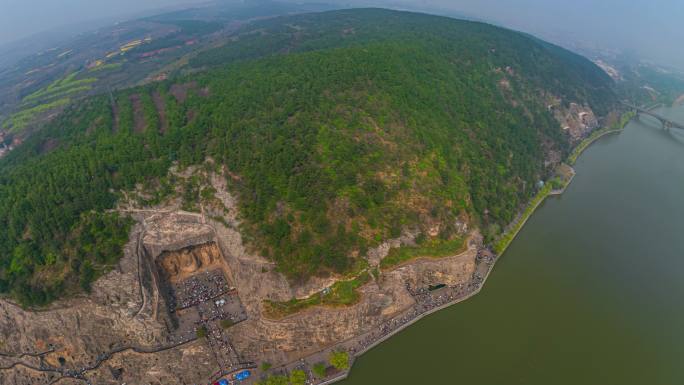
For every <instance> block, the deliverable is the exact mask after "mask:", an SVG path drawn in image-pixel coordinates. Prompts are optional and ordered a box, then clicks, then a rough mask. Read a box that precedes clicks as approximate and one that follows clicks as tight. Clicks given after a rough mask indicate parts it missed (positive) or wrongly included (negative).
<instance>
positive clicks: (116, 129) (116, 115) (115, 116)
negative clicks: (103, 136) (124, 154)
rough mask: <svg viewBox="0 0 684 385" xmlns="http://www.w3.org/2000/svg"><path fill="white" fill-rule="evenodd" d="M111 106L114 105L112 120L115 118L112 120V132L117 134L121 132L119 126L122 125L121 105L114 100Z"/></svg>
mask: <svg viewBox="0 0 684 385" xmlns="http://www.w3.org/2000/svg"><path fill="white" fill-rule="evenodd" d="M111 104H112V118H113V119H112V121H113V124H112V132H115V133H116V132H119V125H120V121H121V116H119V105H118V104H117V103H116V102H115V101H114V100H112V102H111Z"/></svg>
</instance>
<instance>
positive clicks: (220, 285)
mask: <svg viewBox="0 0 684 385" xmlns="http://www.w3.org/2000/svg"><path fill="white" fill-rule="evenodd" d="M231 290H232V288H231V287H229V286H228V282H227V281H226V278H225V276H224V275H223V272H222V271H220V270H215V271H206V272H204V273H200V274H197V275H195V276H192V277H190V278H188V279H186V280H184V281H182V282H181V283H180V284H178V285H174V287H173V289H172V291H173V295H172V296H171V298H174V299H175V303H173V304H171V306H170V307H171V308H172V309H176V310H178V309H186V308H188V307H191V306H195V305H198V304H200V303H203V302H206V301H208V300H210V299H213V298H216V297H218V296H220V295H222V294H226V293H228V292H230V291H231Z"/></svg>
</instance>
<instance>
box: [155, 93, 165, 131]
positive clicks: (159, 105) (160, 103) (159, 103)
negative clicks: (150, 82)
mask: <svg viewBox="0 0 684 385" xmlns="http://www.w3.org/2000/svg"><path fill="white" fill-rule="evenodd" d="M152 101H153V102H154V106H155V108H156V109H157V115H158V116H159V131H160V132H162V133H163V132H166V131H167V130H168V129H169V122H168V120H167V119H166V104H165V103H164V99H162V97H161V95H159V93H158V92H157V91H155V92H153V93H152Z"/></svg>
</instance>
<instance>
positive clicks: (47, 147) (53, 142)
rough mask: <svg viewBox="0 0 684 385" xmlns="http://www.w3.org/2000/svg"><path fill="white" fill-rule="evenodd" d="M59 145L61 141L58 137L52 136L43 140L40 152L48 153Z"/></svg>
mask: <svg viewBox="0 0 684 385" xmlns="http://www.w3.org/2000/svg"><path fill="white" fill-rule="evenodd" d="M57 147H59V141H58V140H57V139H54V138H50V139H48V140H46V141H45V142H43V144H42V145H41V146H40V152H41V153H42V154H46V153H48V152H50V151H52V150H54V149H55V148H57Z"/></svg>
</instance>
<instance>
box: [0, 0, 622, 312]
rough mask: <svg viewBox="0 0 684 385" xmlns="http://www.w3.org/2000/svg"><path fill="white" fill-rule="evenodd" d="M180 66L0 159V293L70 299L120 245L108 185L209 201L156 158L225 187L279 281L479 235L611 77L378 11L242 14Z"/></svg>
mask: <svg viewBox="0 0 684 385" xmlns="http://www.w3.org/2000/svg"><path fill="white" fill-rule="evenodd" d="M185 62H186V63H187V64H185V65H184V67H183V71H184V72H185V74H180V75H178V76H177V77H174V78H173V80H167V81H163V82H158V83H153V84H149V85H146V86H141V87H136V88H132V89H126V90H120V91H116V92H114V93H112V94H107V95H101V96H95V97H91V98H88V99H85V100H83V101H81V102H79V103H78V104H77V105H72V106H70V107H69V108H67V109H66V111H65V112H63V113H62V114H61V115H60V116H59V117H57V118H56V119H55V120H54V121H53V122H51V123H50V124H49V125H48V126H47V127H46V128H45V129H43V130H42V131H40V132H39V133H37V134H35V135H33V136H32V137H30V138H29V139H28V140H27V141H26V142H25V143H24V144H23V145H22V146H20V147H19V148H17V149H16V150H15V151H13V152H12V153H10V154H9V155H8V156H7V157H5V158H3V159H2V160H0V226H2V227H3V228H5V229H6V231H4V232H2V233H0V292H3V293H9V294H11V295H12V296H14V297H15V298H17V299H18V300H19V301H20V302H22V303H24V304H44V303H47V302H50V301H52V300H54V299H55V298H57V297H59V296H60V295H64V294H69V293H73V292H77V291H78V290H80V289H79V287H80V288H82V289H86V290H87V289H88V288H89V285H90V282H92V280H93V279H95V278H96V277H97V276H98V275H100V274H102V273H103V272H104V271H106V270H107V268H109V267H110V266H112V265H113V264H114V263H116V261H117V260H118V258H119V257H120V255H121V253H122V247H123V244H125V242H126V241H127V238H128V228H129V226H130V223H131V221H130V220H128V219H126V218H124V217H123V216H122V215H119V214H115V213H112V211H111V209H113V208H114V207H116V204H117V202H118V201H119V200H120V199H121V197H122V196H123V194H122V192H125V191H133V190H134V189H136V186H138V187H139V186H141V185H142V186H143V189H144V190H145V191H146V192H147V195H146V196H148V197H149V200H148V201H147V202H146V204H156V203H159V202H161V201H163V199H165V198H167V197H169V196H172V195H180V196H182V197H183V200H184V201H186V202H189V203H191V202H192V201H193V200H197V201H199V200H201V199H206V198H207V197H210V196H211V194H212V191H211V189H210V188H209V187H208V186H206V185H202V184H201V182H200V181H198V180H190V181H182V182H181V181H180V180H178V179H177V178H176V177H175V176H174V174H170V173H169V169H170V167H171V166H173V165H177V166H178V167H180V168H181V169H183V168H185V167H188V166H192V165H200V164H202V165H204V166H205V167H211V168H213V171H215V172H220V173H221V174H222V175H224V177H226V178H227V179H228V181H229V186H230V188H231V190H232V192H233V193H234V194H235V195H236V196H237V197H238V200H239V208H240V217H241V220H242V231H243V233H244V234H245V239H247V240H248V242H249V244H250V246H251V247H252V248H253V249H254V250H255V251H258V252H259V253H261V254H262V255H263V256H265V257H267V258H270V259H272V260H274V261H275V262H277V264H278V268H279V270H280V271H281V272H283V273H284V274H286V275H287V276H289V277H290V278H292V279H293V280H305V279H306V278H307V277H310V276H312V275H320V274H330V273H345V272H348V271H350V270H351V269H354V267H355V266H358V264H359V262H360V261H363V257H364V256H365V254H366V252H367V250H368V249H369V248H370V247H373V246H375V245H377V244H379V243H380V242H382V241H384V240H387V239H390V238H395V237H397V236H399V235H400V234H401V233H402V232H404V231H407V230H411V231H412V232H413V233H417V234H419V235H418V237H417V238H418V239H419V241H422V242H426V241H430V242H446V241H449V240H452V239H455V238H457V237H459V236H462V234H461V233H460V232H461V231H462V226H461V225H462V224H463V223H468V224H469V225H470V226H471V227H478V228H479V229H481V231H482V232H483V233H484V234H485V235H486V236H487V239H492V238H493V237H495V236H496V235H498V234H499V233H500V231H501V228H502V227H503V226H505V225H506V224H507V223H509V222H510V221H511V220H512V219H513V218H514V216H515V214H516V213H517V211H518V210H519V208H520V207H521V205H523V204H524V203H525V202H526V201H527V200H528V199H529V198H530V197H531V196H532V195H533V194H534V193H535V191H536V187H535V186H536V182H537V181H538V180H540V179H544V178H545V177H546V176H547V175H548V173H549V172H550V169H551V167H553V162H552V160H553V159H557V158H559V157H564V156H565V155H566V154H567V153H568V151H569V149H570V147H571V145H570V143H569V139H568V136H567V134H566V133H565V132H564V130H563V129H562V128H561V126H560V124H559V122H558V121H557V120H556V119H555V118H554V111H552V110H554V109H556V110H557V109H561V110H565V109H567V108H568V106H569V105H570V103H575V104H576V105H580V106H584V107H585V108H591V109H593V111H594V112H595V113H596V114H597V115H599V116H607V115H608V114H609V113H610V112H611V111H612V110H613V109H614V108H616V106H617V103H616V97H615V95H614V93H613V89H612V87H613V84H612V81H611V79H610V78H609V77H608V76H607V75H606V74H605V73H604V72H603V71H602V70H600V69H599V68H598V67H596V66H595V65H594V64H593V63H591V62H590V61H588V60H586V59H584V58H583V57H580V56H578V55H575V54H573V53H571V52H569V51H566V50H564V49H562V48H559V47H556V46H553V45H550V44H548V43H544V42H542V41H540V40H537V39H535V38H532V37H530V36H527V35H524V34H521V33H518V32H514V31H510V30H506V29H502V28H498V27H494V26H491V25H487V24H482V23H476V22H468V21H460V20H454V19H449V18H445V17H438V16H429V15H424V14H416V13H408V12H397V11H389V10H381V9H356V10H344V11H333V12H325V13H319V14H304V15H296V16H287V17H281V18H276V19H271V20H263V21H259V22H255V23H253V24H250V25H247V26H246V27H244V28H243V29H242V30H241V31H240V33H239V34H237V35H236V36H234V37H233V39H231V40H230V41H228V42H226V44H225V45H223V46H220V47H211V48H204V49H202V50H201V51H200V52H199V53H198V54H196V55H194V56H193V57H191V58H189V59H188V60H186V61H185ZM558 101H559V104H558V105H557V106H552V104H554V103H557V102H558ZM207 159H211V160H212V161H211V162H209V163H207V162H206V160H207ZM190 206H192V205H190Z"/></svg>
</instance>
